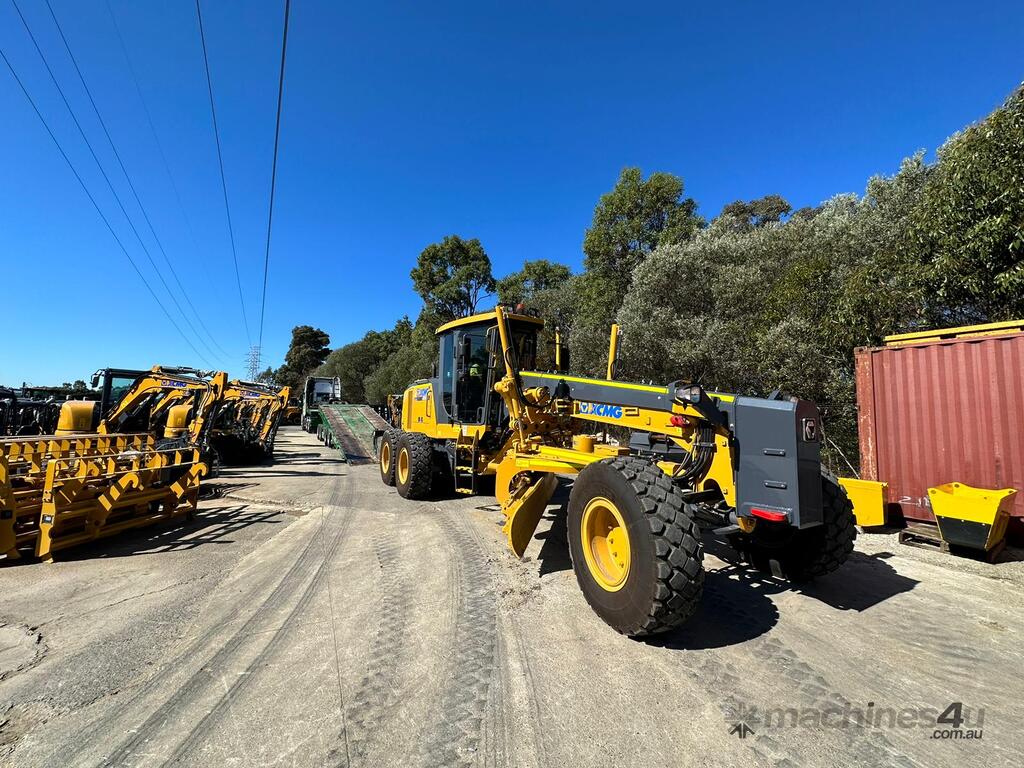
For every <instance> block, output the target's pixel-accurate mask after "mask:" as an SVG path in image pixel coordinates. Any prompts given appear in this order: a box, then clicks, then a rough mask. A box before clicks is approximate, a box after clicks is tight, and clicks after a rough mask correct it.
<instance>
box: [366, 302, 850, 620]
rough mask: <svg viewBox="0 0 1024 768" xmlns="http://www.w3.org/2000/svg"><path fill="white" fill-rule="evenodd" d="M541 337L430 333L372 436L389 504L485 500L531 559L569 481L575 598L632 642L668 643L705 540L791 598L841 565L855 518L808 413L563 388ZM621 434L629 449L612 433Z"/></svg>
mask: <svg viewBox="0 0 1024 768" xmlns="http://www.w3.org/2000/svg"><path fill="white" fill-rule="evenodd" d="M542 327H543V321H542V320H540V319H539V318H538V317H535V316H533V315H532V314H530V313H528V312H526V311H523V310H521V309H512V308H509V307H505V306H498V307H496V308H495V309H494V310H493V311H490V312H484V313H481V314H476V315H473V316H470V317H465V318H462V319H459V320H455V321H453V322H450V323H447V324H445V325H442V326H441V327H440V328H438V330H437V335H438V340H439V355H438V359H437V362H436V363H435V371H434V375H433V376H432V377H431V378H429V379H423V380H420V381H416V382H414V383H413V384H412V385H411V386H410V387H409V388H407V389H406V390H405V392H404V394H403V396H402V403H401V408H400V420H399V421H398V422H397V423H394V424H393V426H392V428H390V429H387V430H383V431H379V432H378V433H377V434H376V436H375V448H376V450H377V457H378V462H379V466H380V474H381V479H382V480H383V482H384V483H385V484H387V485H394V486H397V489H398V492H399V494H400V495H401V496H403V497H405V498H408V499H422V498H426V497H428V496H430V495H431V494H436V493H446V492H455V493H466V494H471V493H479V492H483V491H485V490H489V485H490V483H491V482H493V484H494V493H495V495H496V496H497V498H498V501H499V502H500V504H501V510H502V512H503V513H504V515H505V523H504V527H503V529H502V530H503V532H504V533H505V535H506V536H507V538H508V544H509V546H510V548H511V549H512V551H513V552H514V553H515V554H516V555H517V556H519V557H521V556H522V555H523V554H524V552H525V551H526V548H527V546H528V545H529V543H530V541H531V539H532V538H533V534H534V531H535V530H536V528H537V525H538V523H539V520H540V518H541V515H542V514H543V512H544V510H545V508H546V506H547V504H548V502H549V501H550V499H551V496H552V493H553V492H554V490H555V487H556V485H557V479H556V476H558V475H563V476H564V475H574V476H575V480H574V482H573V486H572V491H571V494H570V496H569V503H568V510H567V532H568V541H569V552H570V556H571V558H572V563H573V570H574V571H575V574H576V578H577V581H578V583H579V585H580V588H581V590H582V591H583V594H584V596H585V597H586V599H587V601H588V602H589V603H590V605H591V606H592V608H593V609H594V611H595V612H596V613H597V614H598V615H599V616H600V617H601V618H602V619H603V620H604V621H605V622H607V623H608V624H609V625H611V626H612V627H614V628H615V629H616V630H618V631H619V632H621V633H623V634H626V635H629V636H645V635H651V634H655V633H658V632H663V631H666V630H669V629H672V628H673V627H676V626H679V625H680V624H682V623H683V622H685V621H686V620H687V619H688V618H689V617H690V616H691V615H692V614H693V612H694V611H695V610H696V607H697V605H698V603H699V601H700V598H701V593H702V589H703V583H704V569H703V544H702V532H703V531H707V530H710V531H713V532H715V533H716V534H718V535H720V536H722V537H725V538H728V540H729V541H730V542H731V543H732V544H733V545H734V546H735V547H737V548H738V549H740V550H741V551H742V552H743V553H744V554H745V555H746V557H747V559H748V560H750V561H751V562H752V563H754V564H755V565H757V566H759V567H763V568H766V569H771V570H772V572H773V573H774V574H775V575H776V576H781V577H783V578H787V579H789V580H791V581H794V582H802V581H806V580H808V579H812V578H815V577H817V576H821V575H824V574H826V573H829V572H831V571H833V570H835V569H836V568H838V567H839V566H840V565H842V564H843V563H844V562H845V561H846V559H847V558H848V557H849V555H850V552H851V551H852V549H853V542H854V538H855V536H856V528H855V527H854V518H853V513H852V506H851V504H850V502H849V499H848V498H847V496H846V493H845V491H844V490H843V489H842V487H841V486H840V485H839V484H838V482H836V480H835V478H834V477H832V476H831V475H829V474H827V473H825V472H824V471H823V469H822V466H821V458H820V449H821V443H820V437H821V428H820V421H819V414H818V409H817V407H816V406H815V405H814V404H813V403H811V402H809V401H806V400H801V399H798V398H787V397H783V396H781V395H779V394H773V396H771V397H768V398H755V397H744V396H740V395H733V394H725V393H718V392H708V391H705V390H704V389H703V388H702V387H701V386H699V385H697V384H693V383H690V382H688V381H685V380H679V381H674V382H671V383H669V384H666V385H660V386H659V385H654V384H642V383H632V382H625V381H619V380H616V379H614V378H613V374H614V366H615V359H616V355H617V345H618V331H617V328H615V327H614V326H613V333H612V338H611V344H610V349H609V360H608V373H607V378H605V379H600V378H588V377H581V376H573V375H570V374H569V373H568V372H566V371H564V370H562V368H563V367H564V366H563V361H565V360H566V359H567V357H568V355H567V350H565V349H563V345H562V343H561V339H560V337H559V334H557V333H556V335H555V368H556V370H553V371H538V370H535V368H536V359H537V335H538V332H539V331H540V329H541V328H542ZM613 427H616V428H619V429H617V430H612V431H613V432H617V433H619V434H627V433H628V434H630V439H629V443H628V445H622V444H621V443H620V442H618V441H616V440H613V439H609V438H608V436H607V435H608V430H609V428H613Z"/></svg>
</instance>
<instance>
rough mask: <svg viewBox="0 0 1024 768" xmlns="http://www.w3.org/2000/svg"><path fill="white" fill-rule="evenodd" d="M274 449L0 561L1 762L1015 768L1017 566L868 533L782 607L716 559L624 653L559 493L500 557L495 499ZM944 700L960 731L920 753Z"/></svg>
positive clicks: (283, 442)
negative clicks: (579, 578) (591, 585)
mask: <svg viewBox="0 0 1024 768" xmlns="http://www.w3.org/2000/svg"><path fill="white" fill-rule="evenodd" d="M277 458H278V461H277V463H275V464H274V465H268V466H260V467H250V468H247V469H235V470H228V471H226V472H225V473H224V474H225V476H224V477H223V478H222V483H221V484H222V486H223V491H224V494H225V495H224V496H223V497H222V498H219V499H213V500H210V501H207V502H205V503H204V504H203V508H202V512H201V514H200V515H199V516H198V518H197V519H196V520H195V521H193V522H190V523H184V524H182V525H180V526H173V527H162V528H161V527H155V528H151V529H145V530H141V531H136V532H134V533H129V534H126V535H124V536H121V537H119V538H115V539H110V540H107V541H104V542H102V543H100V544H97V545H95V546H90V547H87V548H82V549H78V550H73V551H71V552H68V553H65V554H64V555H63V556H62V557H61V558H59V561H58V562H57V563H55V564H52V565H43V564H25V565H16V566H12V567H8V568H4V569H2V570H0V584H2V585H3V601H2V603H0V762H2V763H3V764H5V765H16V766H44V765H45V766H93V765H116V766H122V765H125V766H143V765H145V766H151V765H189V766H205V765H217V766H254V765H295V766H347V765H354V766H448V765H482V766H551V767H552V768H564V767H565V766H655V765H666V766H667V765H686V766H689V765H693V766H708V765H711V766H718V765H721V766H734V765H741V764H742V765H751V766H755V765H772V766H801V765H807V766H854V765H863V766H883V765H885V766H889V765H895V766H927V767H928V768H933V767H935V768H941V767H942V766H950V767H952V766H957V767H958V768H959V766H962V765H964V764H971V765H985V766H986V768H992V767H994V766H1011V765H1012V766H1016V765H1019V764H1020V762H1021V758H1020V755H1021V752H1022V750H1024V736H1022V735H1021V732H1020V724H1021V721H1022V717H1021V716H1022V715H1024V706H1022V704H1021V698H1022V697H1021V690H1022V686H1021V682H1020V674H1021V669H1022V666H1024V665H1022V656H1024V652H1022V648H1024V644H1022V639H1024V610H1022V607H1024V597H1022V584H1024V574H1022V566H1021V564H1020V563H1009V564H1003V565H996V566H989V565H984V564H977V563H969V562H965V561H963V560H960V559H954V558H951V557H946V556H938V555H933V554H932V553H929V552H921V551H920V550H915V549H909V548H906V547H903V546H900V545H898V544H896V543H895V541H894V540H893V538H892V537H891V536H871V535H862V536H861V537H860V539H859V540H858V548H857V552H855V554H854V556H853V557H852V559H851V560H850V562H849V563H847V565H846V566H845V567H844V568H843V569H842V570H841V571H839V572H837V573H836V574H833V575H832V576H830V577H828V578H826V579H823V580H822V581H821V582H820V583H819V584H818V585H816V586H814V587H813V588H808V589H805V590H802V591H793V590H791V589H789V588H787V587H786V586H785V585H783V584H780V583H776V582H774V581H773V580H771V579H765V578H763V577H760V576H758V575H757V574H754V573H752V572H750V571H748V570H746V569H744V568H743V567H741V566H738V565H734V564H731V563H730V562H729V560H728V559H729V558H730V557H731V555H730V554H729V553H728V551H727V550H724V549H722V548H721V547H718V546H717V545H715V544H714V542H709V543H708V548H709V549H708V555H707V556H706V566H707V567H708V569H709V574H708V578H707V588H706V591H705V595H704V601H703V607H702V608H701V610H700V611H699V612H698V614H697V616H696V617H695V618H694V619H693V620H692V621H691V622H690V623H688V624H687V625H686V626H685V627H683V628H682V629H680V630H678V631H677V632H675V633H673V634H670V635H668V636H665V637H662V638H659V639H658V640H657V641H654V642H638V641H635V640H630V639H627V638H624V637H621V636H620V635H618V634H616V633H615V632H613V631H612V630H611V629H609V628H608V627H607V626H606V625H605V624H603V623H602V622H601V621H600V620H599V619H598V618H597V617H596V616H595V615H594V614H593V613H592V612H591V611H590V609H589V608H588V606H587V605H586V603H585V602H584V600H583V597H582V595H581V593H580V592H579V590H578V588H577V586H576V583H575V577H574V575H573V572H572V569H571V565H570V563H569V560H568V557H567V553H566V545H565V531H564V507H561V506H559V505H558V504H557V503H556V504H553V505H552V506H551V507H550V508H549V510H548V514H547V517H546V519H545V520H544V521H543V522H542V524H541V529H540V530H539V532H538V534H537V540H536V541H534V542H533V544H532V545H531V547H530V549H529V551H528V553H527V557H526V559H525V560H523V561H518V560H515V559H514V558H513V557H512V556H511V555H510V554H509V553H508V551H507V550H506V548H505V544H504V541H503V539H502V536H501V532H500V523H501V516H500V514H499V513H498V511H497V508H496V507H495V506H494V504H493V500H492V499H487V498H481V497H470V498H458V499H454V500H438V501H429V502H409V501H405V500H403V499H401V498H399V497H398V496H397V494H396V493H395V491H394V489H392V488H387V487H385V486H384V485H382V484H381V482H380V480H379V477H378V473H377V469H376V467H375V466H373V465H364V466H349V465H347V464H345V463H344V462H342V461H341V460H339V459H338V458H337V455H336V454H335V453H334V452H328V451H327V450H326V449H324V448H323V447H322V446H321V445H319V444H318V443H316V442H315V440H314V439H313V438H312V437H311V436H309V435H306V434H305V433H303V432H300V431H298V430H297V429H285V430H282V431H281V433H280V435H279V438H278V457H277ZM564 497H565V490H564V488H563V489H562V491H561V493H560V496H559V497H556V501H558V500H559V499H563V500H564ZM956 702H960V703H962V705H963V707H964V709H963V714H964V715H965V716H967V717H968V722H966V723H962V724H961V727H960V728H959V729H958V730H959V733H960V734H962V735H966V734H968V732H970V733H972V734H974V735H975V736H978V735H980V738H963V737H962V738H959V739H943V738H938V739H937V738H933V736H934V734H935V732H936V730H937V729H941V730H942V731H945V732H947V733H949V732H952V731H953V730H955V729H953V726H952V724H945V725H939V726H937V725H936V722H935V721H936V718H937V716H938V715H939V714H940V713H942V712H943V711H944V710H946V709H947V707H948V706H949V705H951V704H954V703H956ZM981 710H984V711H983V713H982V711H981ZM949 714H950V715H952V714H953V712H952V711H951V712H950V713H949ZM865 720H866V721H867V722H868V723H869V724H868V725H859V723H863V722H865ZM979 720H982V722H979ZM843 723H846V724H845V726H844V725H842V724H843ZM940 735H941V731H940Z"/></svg>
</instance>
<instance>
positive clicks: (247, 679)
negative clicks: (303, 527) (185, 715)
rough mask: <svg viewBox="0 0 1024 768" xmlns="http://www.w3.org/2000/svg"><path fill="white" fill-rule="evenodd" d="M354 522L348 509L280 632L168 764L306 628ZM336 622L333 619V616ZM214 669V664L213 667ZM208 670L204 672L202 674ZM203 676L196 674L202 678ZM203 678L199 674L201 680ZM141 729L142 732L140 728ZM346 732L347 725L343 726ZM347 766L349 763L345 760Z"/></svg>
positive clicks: (207, 729) (195, 742)
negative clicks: (302, 620)
mask: <svg viewBox="0 0 1024 768" xmlns="http://www.w3.org/2000/svg"><path fill="white" fill-rule="evenodd" d="M351 521H352V512H351V510H350V509H347V514H346V515H345V517H344V518H343V519H342V521H341V525H339V526H338V529H337V531H335V533H334V535H333V537H332V538H331V541H330V543H329V544H328V545H327V546H326V548H325V550H324V551H323V553H322V560H321V562H320V564H319V566H317V568H316V570H315V571H314V573H313V576H312V578H311V579H310V581H309V583H308V584H307V586H306V588H305V590H304V591H303V592H302V594H301V595H300V596H299V599H298V600H297V601H296V602H295V604H294V606H293V607H292V608H291V610H290V611H289V612H288V615H287V617H286V618H285V619H284V621H283V622H282V623H281V625H280V627H279V628H278V629H277V631H275V632H274V634H273V637H271V639H270V641H269V642H268V643H267V644H266V645H265V646H264V647H263V648H262V649H261V650H260V651H259V653H258V654H257V655H256V656H255V657H254V658H253V659H252V660H251V661H250V662H249V663H248V664H247V666H246V669H245V672H244V673H242V674H240V675H238V676H236V678H235V680H234V681H233V682H232V683H231V685H230V686H228V688H227V690H226V691H225V692H224V694H223V695H222V696H221V697H220V698H219V699H218V700H217V703H216V704H215V705H214V706H213V707H212V708H211V709H210V710H209V711H208V712H207V713H206V714H205V715H204V716H203V718H202V719H201V720H200V721H199V722H198V723H197V724H196V725H195V726H194V727H193V728H192V729H191V730H190V731H189V733H188V735H187V736H186V737H185V738H184V739H183V740H182V741H181V742H180V743H179V744H178V746H177V747H176V748H175V750H174V752H172V753H171V755H170V757H169V758H168V759H167V760H166V761H165V763H164V764H165V765H174V764H175V763H178V762H180V761H181V760H182V759H183V758H185V757H186V756H187V755H189V754H191V753H193V752H194V751H195V750H196V748H197V747H199V746H201V745H202V743H203V741H204V739H205V738H206V737H207V735H208V734H209V733H210V731H211V730H213V729H214V728H215V727H216V725H217V724H218V723H219V722H220V721H221V719H222V718H223V717H224V716H225V715H226V714H228V713H229V712H230V710H231V706H232V704H233V703H234V702H235V700H236V699H237V698H238V696H239V695H241V693H242V692H243V691H244V690H245V689H246V688H248V687H249V685H250V684H252V682H253V681H254V680H255V679H256V675H255V674H254V673H253V671H254V670H257V669H259V668H261V667H263V666H264V664H265V661H266V659H268V658H272V657H274V656H275V655H276V654H278V653H279V652H280V650H281V648H282V646H284V645H285V643H286V641H289V642H290V635H291V633H292V632H293V631H294V630H295V629H297V628H299V627H301V626H303V625H301V624H299V622H297V621H296V619H297V617H299V616H300V615H301V614H302V613H303V612H304V611H305V610H306V609H307V608H308V607H309V604H310V603H311V602H312V600H313V598H314V597H315V596H316V594H317V592H318V591H319V588H320V586H321V585H322V584H323V583H324V582H325V580H326V578H328V576H329V574H328V571H329V568H330V564H331V562H332V560H333V559H334V556H335V554H336V553H337V551H338V549H339V548H340V547H341V545H342V543H343V541H344V539H345V534H346V533H347V532H348V528H349V526H350V524H351ZM323 536H324V532H323V530H322V529H321V532H320V534H319V538H320V540H321V541H322V537H323ZM332 621H333V616H332ZM211 666H212V665H211ZM203 671H205V670H201V672H203ZM199 674H200V673H197V675H199ZM201 678H202V675H200V679H201ZM210 680H212V677H210V678H209V679H207V680H206V681H205V682H210ZM140 730H141V729H140ZM343 730H344V723H343ZM346 764H348V761H346Z"/></svg>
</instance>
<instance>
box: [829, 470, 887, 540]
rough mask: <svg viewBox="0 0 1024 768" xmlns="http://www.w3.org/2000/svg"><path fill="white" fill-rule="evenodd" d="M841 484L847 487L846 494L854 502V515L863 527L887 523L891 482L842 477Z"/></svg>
mask: <svg viewBox="0 0 1024 768" xmlns="http://www.w3.org/2000/svg"><path fill="white" fill-rule="evenodd" d="M839 484H840V485H841V486H843V488H844V489H846V495H847V496H849V497H850V502H851V503H852V504H853V516H854V517H855V518H857V525H859V526H861V527H862V528H873V527H875V526H879V525H885V504H886V497H887V496H888V495H889V484H888V483H879V482H876V481H874V480H857V479H856V478H852V477H840V478H839Z"/></svg>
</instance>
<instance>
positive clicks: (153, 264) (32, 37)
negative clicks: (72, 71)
mask: <svg viewBox="0 0 1024 768" xmlns="http://www.w3.org/2000/svg"><path fill="white" fill-rule="evenodd" d="M11 5H13V6H14V10H16V11H17V12H18V16H19V17H20V18H21V23H22V24H23V25H24V27H25V31H26V32H27V33H28V36H29V39H30V40H31V41H32V45H33V46H34V47H35V49H36V53H37V54H39V58H40V59H42V62H43V66H44V67H46V71H47V73H48V74H49V75H50V80H51V81H52V82H53V85H54V87H55V88H56V89H57V93H59V94H60V98H61V100H62V101H63V102H64V106H65V107H66V108H67V110H68V113H69V114H70V115H71V120H72V121H73V122H74V124H75V127H76V128H77V129H78V133H79V134H80V135H81V137H82V141H84V142H85V146H86V147H87V148H88V149H89V154H90V155H92V159H93V161H94V162H95V163H96V167H97V168H98V169H99V171H100V175H101V176H103V180H104V181H105V182H106V183H107V187H108V188H109V189H110V194H111V195H113V197H114V200H115V201H116V202H117V205H118V207H119V208H120V209H121V213H122V214H124V217H125V219H126V220H127V221H128V226H129V227H130V228H131V230H132V232H133V233H134V234H135V238H136V239H137V240H138V241H139V245H140V246H141V247H142V252H143V253H144V254H146V259H147V260H148V261H149V264H150V266H151V267H152V268H153V271H154V272H156V276H157V277H158V278H159V279H160V282H161V283H162V284H163V286H164V290H166V291H167V293H168V295H169V296H170V297H171V301H173V302H174V305H175V306H176V307H177V308H178V311H179V312H180V313H181V316H182V317H183V318H184V319H185V322H186V323H187V324H188V326H189V328H191V329H192V333H194V334H195V335H196V338H199V339H200V340H201V338H200V337H199V334H198V333H197V332H196V329H195V327H194V326H193V325H192V323H191V321H190V320H189V319H188V316H187V315H186V314H185V312H184V310H182V308H181V305H180V304H179V303H178V300H177V298H175V296H174V292H173V291H172V290H171V289H170V286H168V285H167V281H166V280H164V276H163V274H161V272H160V269H159V268H158V267H157V265H156V262H155V261H153V256H152V255H151V254H150V252H149V249H148V248H147V247H146V243H145V241H144V240H143V239H142V236H141V235H140V234H139V231H138V229H136V228H135V224H134V223H133V222H132V218H131V216H129V215H128V210H127V209H126V208H125V207H124V203H123V202H121V197H120V196H119V195H118V194H117V190H116V189H114V185H113V183H112V182H111V181H110V177H109V176H107V172H106V171H105V170H104V169H103V164H102V163H101V162H100V159H99V157H98V156H97V155H96V151H95V150H94V149H93V146H92V143H91V142H90V141H89V137H88V136H87V135H86V133H85V130H84V129H83V128H82V124H81V123H80V122H79V121H78V117H77V116H76V115H75V110H74V109H72V108H71V103H70V102H69V101H68V99H67V96H65V95H64V89H63V88H61V87H60V82H59V81H58V80H57V76H56V75H55V74H54V72H53V69H52V68H51V67H50V62H49V61H48V60H47V58H46V55H45V54H44V53H43V49H42V48H40V47H39V42H38V41H37V40H36V36H35V35H34V34H33V33H32V28H31V27H30V26H29V25H28V20H27V19H26V18H25V15H24V14H23V13H22V12H21V8H20V7H19V6H18V2H17V0H11ZM190 344H191V342H190ZM193 349H195V347H193ZM196 354H197V355H199V357H200V358H202V359H203V361H204V362H206V363H207V364H208V365H210V364H211V363H210V361H209V360H208V359H207V358H206V355H204V354H203V353H202V352H199V350H196Z"/></svg>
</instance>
